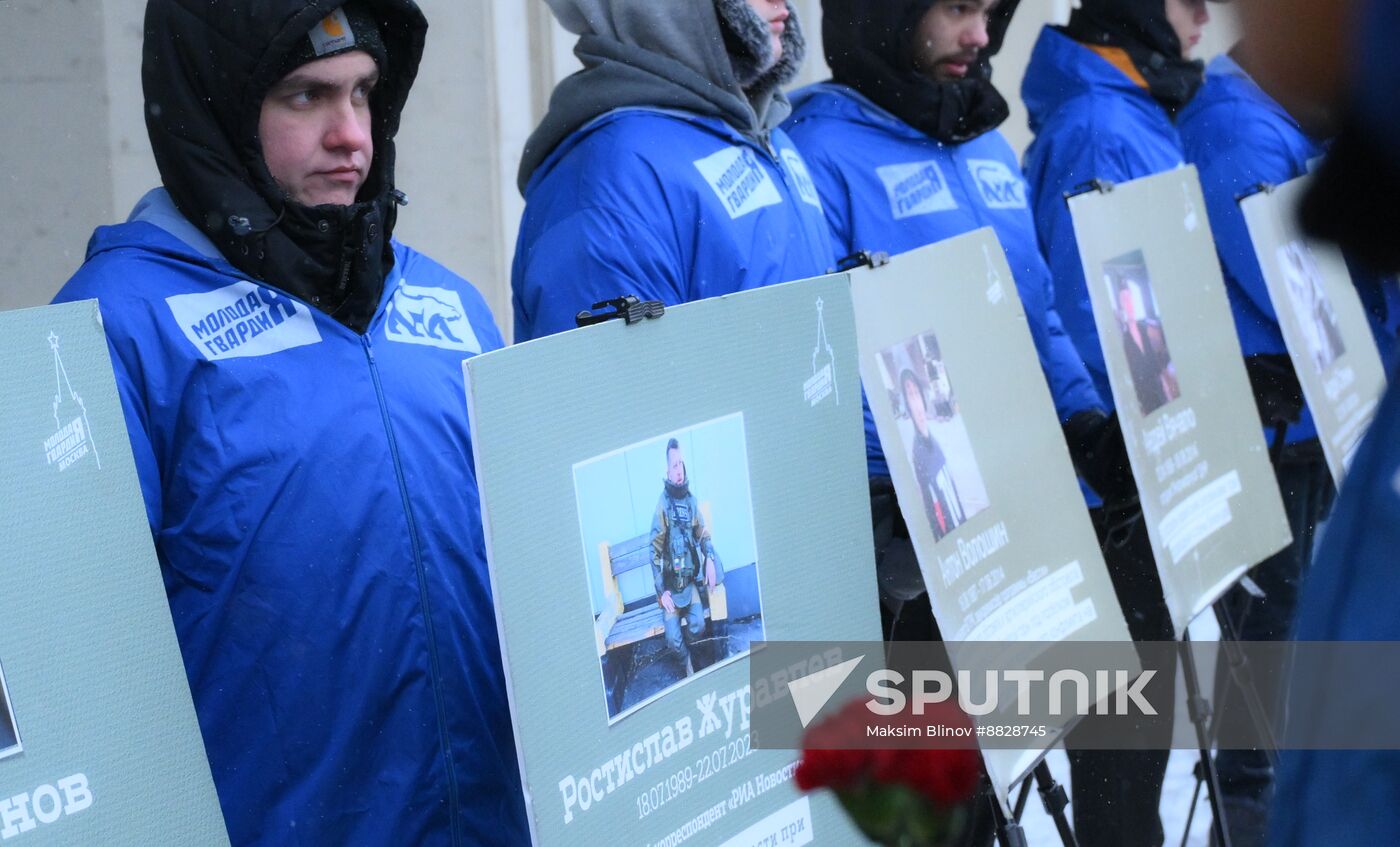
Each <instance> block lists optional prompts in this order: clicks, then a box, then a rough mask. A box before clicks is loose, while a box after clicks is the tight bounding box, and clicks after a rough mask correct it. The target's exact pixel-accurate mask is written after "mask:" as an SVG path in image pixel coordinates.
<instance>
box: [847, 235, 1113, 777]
mask: <svg viewBox="0 0 1400 847" xmlns="http://www.w3.org/2000/svg"><path fill="white" fill-rule="evenodd" d="M851 276H852V296H853V297H854V299H855V307H856V330H857V335H858V337H859V342H860V369H861V377H862V380H863V381H864V384H865V389H866V395H867V397H868V398H869V401H870V409H871V413H872V414H873V415H874V418H875V423H876V428H877V430H878V431H879V434H880V443H881V446H882V447H883V449H884V451H885V457H886V459H887V461H888V462H889V467H890V476H891V478H892V479H893V481H894V484H895V490H896V492H897V493H898V495H899V503H900V508H901V510H902V512H903V514H904V520H905V523H906V524H907V525H908V527H909V533H910V538H911V539H912V540H913V542H914V549H915V551H916V553H917V554H918V558H919V564H920V569H921V570H922V571H923V575H924V582H925V584H926V585H927V586H928V591H929V597H930V600H931V603H932V606H933V612H934V616H935V618H936V619H937V621H938V625H939V629H940V630H941V632H942V633H943V637H944V640H945V641H946V642H947V643H948V652H949V658H950V659H951V660H952V663H953V666H954V667H955V668H956V669H958V670H959V671H969V672H971V673H972V675H973V677H974V678H981V676H982V674H983V673H984V672H985V671H987V670H993V669H994V668H993V667H991V666H983V665H984V664H985V661H986V660H987V659H988V658H989V657H990V651H987V650H985V649H984V650H980V651H959V649H958V644H957V642H1039V643H1037V644H1027V648H1026V649H1027V650H1037V651H1038V650H1040V649H1043V647H1044V645H1045V643H1048V642H1063V641H1098V642H1124V643H1125V645H1126V642H1128V641H1129V640H1130V639H1129V635H1128V629H1127V624H1126V623H1125V622H1124V618H1123V611H1122V609H1121V608H1120V607H1119V605H1118V596H1117V594H1116V593H1115V592H1114V589H1113V582H1112V580H1111V579H1110V578H1109V575H1108V569H1107V567H1106V566H1105V565H1104V560H1103V556H1102V554H1101V553H1100V551H1099V545H1098V540H1097V538H1096V537H1095V535H1094V528H1093V525H1092V524H1091V523H1090V521H1089V513H1088V510H1087V508H1086V507H1085V503H1084V497H1083V495H1082V494H1081V493H1080V489H1079V485H1078V483H1077V481H1076V478H1075V473H1074V468H1073V465H1072V464H1071V462H1070V457H1069V451H1068V449H1067V448H1066V446H1065V439H1064V435H1063V434H1062V433H1061V429H1060V425H1059V420H1058V417H1057V415H1056V414H1055V407H1054V403H1053V402H1052V400H1051V397H1050V391H1049V389H1048V387H1047V386H1046V383H1045V377H1044V375H1043V373H1042V371H1041V368H1040V363H1039V359H1038V357H1037V356H1036V350H1035V345H1034V343H1033V342H1032V340H1031V335H1030V329H1029V327H1028V326H1027V324H1026V317H1025V312H1024V310H1023V309H1022V306H1021V300H1020V297H1019V296H1018V295H1017V292H1016V286H1015V283H1014V281H1013V278H1012V276H1011V269H1010V267H1009V266H1008V265H1007V262H1006V256H1005V253H1004V252H1003V251H1002V248H1001V244H1000V243H999V242H998V241H997V238H996V234H995V233H994V232H993V231H992V230H991V229H981V230H977V231H976V232H972V233H968V234H967V235H963V236H959V237H957V238H952V239H949V240H947V241H942V242H939V243H937V244H933V245H930V246H928V247H924V248H921V249H919V250H915V251H912V252H910V253H905V254H903V255H900V256H897V257H895V258H894V259H892V260H891V261H890V263H889V264H888V265H885V266H883V267H879V268H873V269H862V270H859V271H855V272H853V273H852V275H851ZM1008 410H1014V413H1011V414H1008ZM1126 655H1127V657H1128V658H1126V659H1125V660H1124V661H1125V664H1124V665H1123V666H1124V667H1128V666H1136V657H1135V656H1133V655H1132V649H1131V647H1126ZM1033 658H1034V656H1033V655H1027V656H1025V657H1022V658H1020V659H1016V658H1013V657H1011V656H1002V657H1000V658H999V659H998V661H999V662H1001V663H1004V666H1008V667H1022V666H1025V665H1028V664H1030V663H1031V661H1032V660H1033ZM1069 726H1070V723H1069V719H1068V718H1066V719H1065V721H1064V722H1062V723H1060V724H1058V725H1055V726H1052V727H1050V729H1051V732H1050V734H1048V735H1047V736H1044V737H1041V738H1035V739H1030V740H1029V742H1028V743H1030V744H1031V745H1032V748H1033V749H1027V750H995V749H987V750H984V751H983V756H984V759H985V760H986V763H987V769H988V773H989V774H990V775H991V776H992V779H993V784H994V785H995V786H996V788H997V791H998V794H999V796H1000V797H1001V799H1002V800H1003V802H1005V801H1006V799H1007V796H1006V795H1007V792H1008V790H1009V787H1010V785H1011V784H1012V783H1013V782H1015V781H1016V780H1018V779H1020V778H1021V777H1022V776H1024V775H1025V774H1026V773H1027V771H1028V770H1029V769H1030V767H1032V766H1033V765H1034V764H1035V762H1036V761H1037V758H1038V755H1039V754H1040V753H1041V752H1043V751H1044V750H1046V749H1049V748H1050V747H1051V746H1053V745H1054V744H1055V743H1056V742H1057V741H1059V740H1060V739H1061V738H1062V735H1063V731H1064V730H1066V729H1067V728H1069Z"/></svg>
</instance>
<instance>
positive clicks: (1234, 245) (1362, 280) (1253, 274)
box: [1177, 55, 1400, 442]
mask: <svg viewBox="0 0 1400 847" xmlns="http://www.w3.org/2000/svg"><path fill="white" fill-rule="evenodd" d="M1177 129H1178V131H1179V132H1180V133H1181V141H1182V145H1183V148H1184V149H1185V151H1186V159H1187V161H1189V162H1191V163H1192V164H1194V165H1196V166H1197V167H1198V168H1199V169H1200V173H1201V186H1202V188H1203V189H1204V191H1205V197H1206V207H1207V211H1208V212H1209V214H1210V226H1211V230H1212V231H1213V232H1214V234H1215V246H1216V249H1217V250H1218V251H1219V253H1220V263H1221V266H1222V267H1223V269H1224V272H1225V291H1226V293H1227V294H1228V295H1229V297H1230V306H1231V308H1232V310H1233V311H1234V314H1235V328H1236V330H1237V331H1238V332H1239V337H1240V347H1241V349H1242V350H1243V351H1244V354H1245V355H1246V356H1252V355H1255V354H1261V353H1263V354H1284V353H1287V352H1288V350H1287V347H1285V346H1284V343H1283V334H1282V333H1281V331H1280V330H1279V325H1278V315H1277V314H1276V313H1275V312H1274V307H1273V303H1272V302H1271V301H1270V298H1269V291H1268V288H1267V287H1266V285H1265V283H1264V275H1263V271H1262V270H1261V269H1260V267H1259V261H1258V259H1257V258H1256V257H1255V254H1254V245H1253V242H1252V241H1251V240H1250V238H1249V229H1248V227H1247V226H1246V225H1245V221H1244V214H1243V213H1242V212H1241V211H1240V206H1239V198H1240V197H1241V196H1244V195H1246V194H1249V193H1251V192H1253V191H1255V190H1257V188H1258V187H1259V186H1260V185H1261V184H1269V185H1281V184H1283V183H1285V182H1288V181H1289V180H1292V179H1295V178H1297V177H1300V176H1302V175H1303V174H1305V173H1307V172H1308V169H1309V166H1310V164H1311V163H1312V162H1313V161H1314V160H1316V159H1317V158H1318V157H1320V156H1322V155H1323V154H1324V153H1325V152H1326V146H1325V145H1324V144H1323V143H1321V142H1318V141H1315V140H1314V139H1312V138H1310V137H1309V136H1308V135H1307V134H1306V133H1305V132H1304V131H1303V128H1302V127H1301V126H1299V124H1298V122H1297V121H1296V120H1294V118H1293V117H1292V116H1291V115H1289V114H1288V112H1286V111H1284V109H1283V107H1282V106H1280V105H1279V104H1278V103H1277V102H1276V101H1275V100H1274V99H1273V98H1272V97H1270V96H1269V95H1268V94H1266V93H1265V92H1264V91H1263V89H1261V88H1260V87H1259V86H1258V85H1257V84H1255V82H1254V80H1252V79H1250V77H1249V75H1248V74H1247V73H1246V72H1245V71H1244V69H1242V68H1241V67H1240V66H1239V64H1237V63H1236V62H1235V61H1234V60H1233V59H1231V58H1230V57H1229V56H1226V55H1222V56H1218V57H1216V58H1215V59H1214V60H1213V61H1212V62H1211V64H1210V67H1209V69H1208V71H1207V73H1206V82H1205V85H1203V86H1202V87H1201V90H1200V91H1199V92H1198V93H1197V94H1196V97H1195V99H1193V100H1192V101H1191V103H1190V105H1188V106H1187V107H1186V108H1185V109H1183V110H1182V111H1181V114H1180V115H1179V116H1178V117H1177ZM1353 279H1354V281H1355V283H1356V286H1357V291H1358V293H1359V294H1360V295H1361V298H1362V302H1363V304H1364V305H1365V306H1366V310H1367V315H1368V317H1369V318H1370V320H1371V326H1372V330H1373V332H1374V334H1375V337H1376V341H1377V344H1378V346H1379V347H1380V349H1381V354H1382V356H1389V354H1390V350H1391V349H1392V348H1393V347H1394V334H1393V331H1392V329H1390V328H1389V326H1388V322H1389V321H1393V320H1394V319H1395V317H1396V316H1397V314H1400V300H1398V299H1397V297H1396V293H1395V286H1394V284H1393V282H1388V281H1383V280H1382V279H1381V278H1380V277H1378V276H1375V275H1368V274H1364V273H1360V272H1358V271H1357V270H1356V269H1353ZM1268 435H1269V437H1270V438H1272V437H1273V433H1272V431H1269V433H1268ZM1316 437H1317V428H1316V426H1315V425H1314V424H1313V421H1312V415H1311V414H1309V413H1308V412H1307V411H1306V410H1305V411H1304V412H1303V417H1302V419H1301V420H1300V421H1299V422H1298V423H1296V424H1294V425H1292V426H1290V427H1289V428H1288V435H1287V441H1289V442H1297V441H1303V440H1306V439H1310V438H1316Z"/></svg>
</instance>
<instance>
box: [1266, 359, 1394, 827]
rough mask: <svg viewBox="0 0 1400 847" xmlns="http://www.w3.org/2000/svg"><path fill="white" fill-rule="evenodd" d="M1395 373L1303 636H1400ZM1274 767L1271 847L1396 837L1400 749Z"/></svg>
mask: <svg viewBox="0 0 1400 847" xmlns="http://www.w3.org/2000/svg"><path fill="white" fill-rule="evenodd" d="M1390 379H1391V388H1390V390H1389V391H1388V392H1387V394H1386V396H1385V398H1384V399H1383V400H1382V401H1381V406H1380V408H1379V410H1378V411H1377V413H1376V418H1375V420H1374V421H1373V422H1372V424H1371V429H1370V432H1369V434H1368V435H1367V436H1366V440H1365V441H1364V442H1363V443H1362V445H1361V448H1360V449H1359V450H1358V451H1357V453H1356V459H1355V461H1353V462H1352V464H1351V470H1350V471H1349V473H1348V476H1347V479H1346V485H1345V486H1343V487H1342V490H1341V494H1340V495H1339V497H1338V499H1337V502H1336V504H1335V505H1334V506H1333V507H1332V515H1331V517H1330V518H1329V519H1328V523H1327V531H1326V533H1325V534H1324V536H1323V538H1322V541H1321V544H1320V545H1319V548H1318V551H1317V554H1316V556H1315V558H1314V561H1313V564H1312V567H1311V569H1310V570H1309V572H1308V577H1307V580H1306V582H1305V583H1304V586H1303V590H1302V591H1301V592H1300V593H1299V598H1298V623H1297V630H1296V633H1295V635H1294V637H1295V638H1296V639H1297V640H1299V641H1400V571H1397V569H1396V567H1395V565H1396V551H1397V550H1400V449H1397V447H1396V445H1400V391H1397V390H1396V388H1395V382H1396V380H1400V372H1397V371H1395V370H1392V371H1391V374H1390ZM1382 672H1383V673H1390V671H1382ZM1337 696H1338V697H1341V698H1345V697H1346V692H1345V691H1341V692H1338V693H1337ZM1339 711H1340V710H1339ZM1294 719H1300V720H1306V719H1307V717H1306V716H1294ZM1278 774H1279V775H1278V790H1277V793H1276V795H1275V800H1274V804H1273V821H1272V824H1271V828H1270V833H1271V838H1270V841H1269V843H1270V844H1272V845H1275V847H1312V846H1313V845H1316V844H1383V843H1390V842H1392V841H1393V840H1394V838H1395V828H1396V826H1397V824H1400V814H1397V812H1396V807H1395V798H1396V797H1397V796H1400V751H1397V750H1306V751H1305V750H1296V751H1284V752H1283V754H1282V756H1281V758H1280V767H1279V772H1278Z"/></svg>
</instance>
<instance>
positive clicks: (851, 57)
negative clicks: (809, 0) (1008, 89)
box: [822, 0, 1020, 144]
mask: <svg viewBox="0 0 1400 847" xmlns="http://www.w3.org/2000/svg"><path fill="white" fill-rule="evenodd" d="M937 2H939V0H822V42H823V45H824V48H825V50H826V61H827V64H828V65H830V66H831V74H832V78H833V79H835V80H836V81H837V82H839V83H842V84H843V85H849V86H850V87H851V88H854V89H855V90H856V91H859V92H860V93H861V94H863V95H865V96H866V97H868V98H870V100H871V101H873V102H874V103H876V104H877V105H879V106H880V107H881V108H883V109H885V110H886V111H888V112H890V113H891V114H893V115H895V116H896V117H898V118H899V119H900V120H902V121H904V122H905V123H907V124H909V125H910V126H912V127H914V128H915V129H918V130H920V131H921V132H923V133H925V134H927V135H929V136H931V137H933V138H936V139H938V140H939V141H942V142H944V143H948V144H961V143H963V142H966V141H971V140H972V139H974V138H976V137H978V136H980V135H982V134H984V133H987V132H990V131H991V130H993V129H996V128H997V127H998V126H1000V125H1001V123H1002V121H1005V120H1006V118H1007V116H1008V115H1009V114H1010V110H1009V109H1008V107H1007V105H1006V100H1005V99H1004V98H1003V97H1002V96H1001V94H1000V93H999V92H998V91H997V90H996V88H995V87H993V85H992V68H991V61H990V60H991V57H992V56H994V55H996V52H997V51H998V50H1000V49H1001V44H1002V41H1003V39H1004V38H1005V37H1006V30H1007V27H1009V26H1010V25H1011V16H1012V15H1013V14H1014V13H1015V11H1016V6H1017V4H1018V3H1019V2H1020V0H1002V2H1001V3H998V4H997V6H996V8H995V9H994V10H993V12H992V19H991V21H990V22H989V24H988V27H987V35H988V44H987V46H986V48H984V49H983V50H982V51H981V53H980V54H979V57H978V61H977V63H976V64H975V65H973V66H972V67H971V68H969V69H968V72H967V76H966V77H964V78H963V79H960V80H957V81H953V82H938V81H935V80H933V79H930V78H929V77H927V76H925V75H924V74H922V73H920V72H919V71H917V70H915V68H914V48H915V44H914V38H915V35H916V32H917V30H918V26H919V21H920V20H922V19H923V17H924V15H925V14H926V13H927V12H928V10H929V9H931V8H932V7H933V6H934V4H935V3H937Z"/></svg>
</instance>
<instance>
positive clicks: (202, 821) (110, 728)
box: [0, 301, 255, 847]
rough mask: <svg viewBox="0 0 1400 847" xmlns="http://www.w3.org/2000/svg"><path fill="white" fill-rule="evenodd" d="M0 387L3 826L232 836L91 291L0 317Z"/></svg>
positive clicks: (124, 834) (6, 837)
mask: <svg viewBox="0 0 1400 847" xmlns="http://www.w3.org/2000/svg"><path fill="white" fill-rule="evenodd" d="M0 397H4V398H5V413H4V416H3V418H0V539H3V541H0V544H3V547H4V554H3V557H0V558H2V559H3V562H4V566H3V567H0V841H4V843H5V844H10V843H11V841H12V840H13V843H15V844H20V845H34V847H39V845H45V844H75V845H78V844H81V845H87V844H102V845H128V844H129V845H150V844H172V845H181V844H190V845H210V844H227V843H228V837H227V835H226V834H225V831H224V824H223V818H222V817H221V815H220V811H219V803H218V798H217V797H216V796H215V793H214V783H213V780H212V778H211V777H210V774H209V765H208V762H207V761H206V760H205V757H204V743H203V740H202V739H201V737H200V732H199V726H198V723H197V722H196V719H195V713H194V706H193V703H192V702H191V700H190V691H189V685H188V683H187V682H186V681H185V669H184V664H183V663H182V662H181V659H180V649H179V646H178V644H177V643H176V640H175V628H174V626H173V625H172V624H171V620H170V611H169V607H168V606H167V605H166V600H165V588H164V585H163V583H162V581H161V575H160V567H159V565H158V564H157V562H156V554H155V549H154V547H153V546H152V543H151V530H150V524H149V523H148V522H147V519H146V510H145V507H144V505H143V502H142V498H141V491H140V488H139V485H138V483H137V479H136V467H135V465H134V463H133V461H132V456H131V447H130V444H129V442H128V441H127V435H126V427H125V423H124V420H123V417H122V409H121V405H120V403H119V400H118V397H117V387H116V381H115V379H114V378H113V375H112V366H111V360H110V359H109V357H108V353H107V342H106V338H105V336H104V335H103V332H102V325H101V319H100V316H99V314H98V311H97V303H96V302H95V301H87V302H80V303H71V304H67V305H63V306H48V307H44V308H41V309H27V310H23V311H17V312H8V313H3V314H0ZM250 743H255V740H250Z"/></svg>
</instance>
